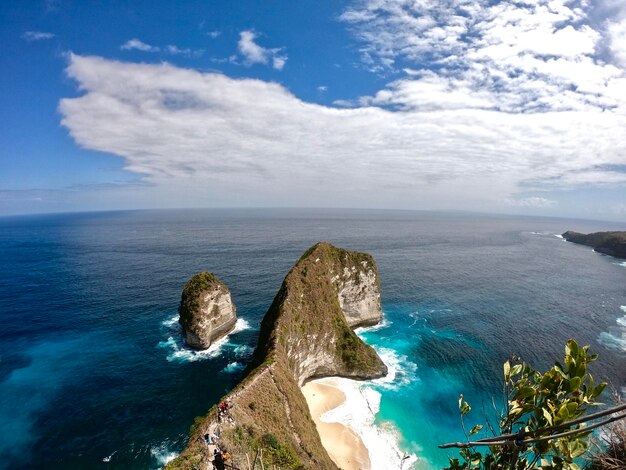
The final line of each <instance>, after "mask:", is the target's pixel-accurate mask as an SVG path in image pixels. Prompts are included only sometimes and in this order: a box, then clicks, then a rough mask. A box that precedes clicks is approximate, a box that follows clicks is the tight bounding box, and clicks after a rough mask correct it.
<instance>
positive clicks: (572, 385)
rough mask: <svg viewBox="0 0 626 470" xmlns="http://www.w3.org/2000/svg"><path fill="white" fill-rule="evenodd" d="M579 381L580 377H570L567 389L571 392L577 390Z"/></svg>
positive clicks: (580, 380)
mask: <svg viewBox="0 0 626 470" xmlns="http://www.w3.org/2000/svg"><path fill="white" fill-rule="evenodd" d="M583 375H584V374H583ZM581 383H582V379H581V378H580V377H572V379H571V380H570V381H569V391H570V392H573V391H574V390H578V389H579V388H580V384H581Z"/></svg>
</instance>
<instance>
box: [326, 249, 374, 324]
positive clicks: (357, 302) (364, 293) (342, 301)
mask: <svg viewBox="0 0 626 470" xmlns="http://www.w3.org/2000/svg"><path fill="white" fill-rule="evenodd" d="M372 263H373V260H363V261H361V262H360V265H359V266H351V267H350V268H348V267H347V266H346V267H344V268H343V272H342V273H338V274H337V275H335V276H334V277H333V280H334V281H335V283H336V285H337V290H338V291H339V293H338V294H337V295H338V300H339V306H340V307H341V310H342V311H343V314H344V316H345V317H346V321H347V322H348V325H349V326H351V327H352V328H356V327H358V326H370V325H376V324H377V323H378V322H380V320H382V318H383V311H382V308H381V304H380V282H379V280H378V275H377V274H376V271H375V269H376V266H375V265H373V264H372Z"/></svg>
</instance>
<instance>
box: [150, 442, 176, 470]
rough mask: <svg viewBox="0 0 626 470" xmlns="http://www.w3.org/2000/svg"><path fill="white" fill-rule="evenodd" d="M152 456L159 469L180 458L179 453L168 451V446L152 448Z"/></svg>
mask: <svg viewBox="0 0 626 470" xmlns="http://www.w3.org/2000/svg"><path fill="white" fill-rule="evenodd" d="M150 455H152V458H153V459H154V460H155V461H156V464H157V468H162V467H164V466H165V465H167V464H168V463H169V462H171V461H172V460H174V459H175V458H176V457H178V452H172V451H171V450H169V449H168V447H167V445H165V444H162V445H160V446H156V447H151V448H150Z"/></svg>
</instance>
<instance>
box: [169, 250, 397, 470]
mask: <svg viewBox="0 0 626 470" xmlns="http://www.w3.org/2000/svg"><path fill="white" fill-rule="evenodd" d="M380 305H381V303H380V281H379V279H378V271H377V268H376V263H375V262H374V259H373V258H372V257H371V256H370V255H368V254H365V253H357V252H353V251H347V250H343V249H341V248H336V247H334V246H332V245H330V244H328V243H318V244H316V245H315V246H313V247H311V248H310V249H309V250H307V252H306V253H304V255H303V256H302V257H301V258H300V260H299V261H298V262H297V263H296V265H295V266H294V267H293V268H292V269H291V271H290V272H289V273H288V274H287V276H286V277H285V279H284V281H283V284H282V286H281V288H280V290H279V291H278V293H277V294H276V297H275V298H274V301H273V303H272V305H271V306H270V308H269V310H268V311H267V313H266V314H265V317H264V318H263V322H262V324H261V331H260V335H259V342H258V346H257V348H256V350H255V352H254V354H253V357H252V361H251V363H250V365H249V366H248V368H247V369H246V372H245V374H244V375H245V377H244V379H243V380H242V381H241V382H240V383H239V384H238V385H237V386H236V387H235V388H234V389H233V390H232V391H231V392H229V393H228V394H227V395H226V396H225V397H224V398H223V402H225V403H230V404H232V407H228V408H229V409H228V410H226V411H220V410H219V408H218V407H217V406H214V407H213V408H212V409H211V410H210V411H209V414H208V415H207V416H205V417H203V418H197V419H196V423H195V424H194V426H193V428H192V431H191V435H190V440H189V445H188V446H187V448H186V449H185V450H184V451H183V452H182V453H181V455H180V456H179V457H178V458H177V459H175V460H174V461H172V462H170V464H168V466H167V467H166V468H168V469H182V468H185V469H187V468H189V469H191V468H205V467H204V465H208V462H209V460H210V459H211V455H212V452H213V450H214V449H215V447H214V446H211V445H207V444H206V443H205V441H204V440H203V436H205V434H209V435H211V434H212V433H213V432H215V431H217V430H219V431H220V438H219V443H220V445H221V446H222V448H224V447H225V448H227V449H228V452H229V454H230V456H231V460H230V464H231V465H233V466H234V467H237V468H248V467H247V465H248V464H247V460H246V454H247V457H248V458H249V459H250V461H252V460H253V459H254V458H255V456H258V454H257V452H258V451H259V450H263V454H262V455H263V459H264V463H265V467H266V468H271V467H270V466H271V465H276V466H277V467H280V468H283V469H287V468H307V469H337V466H336V465H335V464H334V463H333V461H332V460H331V459H330V457H329V456H328V454H327V452H326V450H325V449H324V447H323V446H322V444H321V441H320V438H319V435H318V433H317V429H316V427H315V423H314V422H313V419H312V418H311V415H310V413H309V409H308V406H307V403H306V401H305V399H304V396H303V395H302V393H301V392H300V386H301V385H302V384H304V382H305V381H306V380H308V379H311V378H316V377H323V376H343V377H350V378H354V379H372V378H377V377H382V376H384V375H386V373H387V367H386V366H385V364H384V363H383V362H382V360H381V359H380V358H379V357H378V355H377V354H376V352H375V351H374V349H373V348H372V347H371V346H368V345H367V344H365V343H363V341H361V339H360V338H359V337H358V336H357V335H356V334H355V333H354V331H352V327H355V326H357V325H372V324H375V323H376V322H378V321H379V320H380V319H381V318H382V311H381V308H380ZM207 468H210V467H207Z"/></svg>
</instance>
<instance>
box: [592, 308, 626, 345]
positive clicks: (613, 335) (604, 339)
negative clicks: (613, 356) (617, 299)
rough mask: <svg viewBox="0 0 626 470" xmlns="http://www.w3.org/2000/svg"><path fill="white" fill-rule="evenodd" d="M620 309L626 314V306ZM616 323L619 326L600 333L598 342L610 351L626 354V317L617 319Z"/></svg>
mask: <svg viewBox="0 0 626 470" xmlns="http://www.w3.org/2000/svg"><path fill="white" fill-rule="evenodd" d="M619 309H620V310H621V311H622V312H623V313H626V305H621V306H620V308H619ZM615 322H616V323H617V325H618V326H617V327H615V328H609V331H603V332H602V333H600V335H599V336H598V342H599V343H600V344H602V345H604V346H606V347H607V348H609V349H614V350H616V351H620V352H624V353H626V315H624V316H622V317H619V318H617V319H616V320H615Z"/></svg>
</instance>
